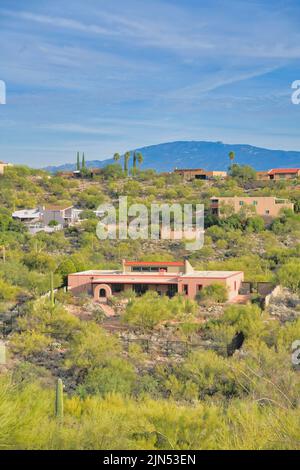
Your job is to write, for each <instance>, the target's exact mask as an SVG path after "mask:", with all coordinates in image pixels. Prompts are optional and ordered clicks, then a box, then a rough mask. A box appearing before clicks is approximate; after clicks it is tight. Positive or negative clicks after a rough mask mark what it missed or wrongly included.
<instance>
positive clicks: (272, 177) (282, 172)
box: [256, 168, 300, 181]
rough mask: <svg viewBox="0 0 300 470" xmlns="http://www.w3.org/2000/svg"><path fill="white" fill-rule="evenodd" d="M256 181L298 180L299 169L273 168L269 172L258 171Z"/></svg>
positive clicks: (299, 175) (299, 176)
mask: <svg viewBox="0 0 300 470" xmlns="http://www.w3.org/2000/svg"><path fill="white" fill-rule="evenodd" d="M256 175H257V179H258V180H261V181H281V180H291V179H296V178H300V168H274V169H273V170H269V171H258V172H257V173H256Z"/></svg>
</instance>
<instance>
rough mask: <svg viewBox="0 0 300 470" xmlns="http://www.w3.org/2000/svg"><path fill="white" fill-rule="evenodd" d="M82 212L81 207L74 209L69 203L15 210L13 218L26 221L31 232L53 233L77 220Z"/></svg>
mask: <svg viewBox="0 0 300 470" xmlns="http://www.w3.org/2000/svg"><path fill="white" fill-rule="evenodd" d="M80 212H81V210H80V209H74V208H73V206H70V205H68V204H67V205H49V206H40V207H37V208H35V209H22V210H18V211H15V212H13V213H12V218H13V219H15V220H19V221H20V222H22V223H24V224H25V225H26V226H27V228H28V231H29V233H31V234H32V235H34V234H35V233H38V232H48V233H52V232H55V231H57V230H62V229H63V227H66V226H68V225H70V224H72V223H75V222H77V221H78V219H79V214H80ZM53 222H56V224H53ZM49 224H50V225H49Z"/></svg>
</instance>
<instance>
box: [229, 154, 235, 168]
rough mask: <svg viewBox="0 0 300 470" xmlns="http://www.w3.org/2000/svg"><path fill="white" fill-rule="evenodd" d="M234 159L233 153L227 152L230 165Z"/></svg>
mask: <svg viewBox="0 0 300 470" xmlns="http://www.w3.org/2000/svg"><path fill="white" fill-rule="evenodd" d="M234 159H235V153H234V152H232V151H231V152H229V160H230V161H231V165H232V163H233V160H234Z"/></svg>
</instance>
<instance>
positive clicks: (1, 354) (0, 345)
mask: <svg viewBox="0 0 300 470" xmlns="http://www.w3.org/2000/svg"><path fill="white" fill-rule="evenodd" d="M5 364H6V346H5V343H4V342H3V341H1V340H0V365H5Z"/></svg>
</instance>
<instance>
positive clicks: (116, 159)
mask: <svg viewBox="0 0 300 470" xmlns="http://www.w3.org/2000/svg"><path fill="white" fill-rule="evenodd" d="M119 160H120V154H119V153H115V154H114V161H115V162H116V163H117V162H118V161H119Z"/></svg>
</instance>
